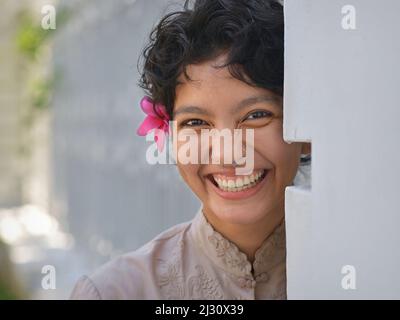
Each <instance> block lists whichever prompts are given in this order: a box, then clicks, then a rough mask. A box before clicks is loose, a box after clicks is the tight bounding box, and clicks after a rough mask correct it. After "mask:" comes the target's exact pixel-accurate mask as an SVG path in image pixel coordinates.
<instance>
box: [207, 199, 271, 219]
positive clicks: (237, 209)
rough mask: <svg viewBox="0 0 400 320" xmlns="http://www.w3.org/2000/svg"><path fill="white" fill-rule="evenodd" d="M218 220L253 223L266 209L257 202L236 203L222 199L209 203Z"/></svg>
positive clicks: (261, 216) (264, 213)
mask: <svg viewBox="0 0 400 320" xmlns="http://www.w3.org/2000/svg"><path fill="white" fill-rule="evenodd" d="M209 207H210V209H211V210H212V211H213V213H214V214H215V216H216V217H217V218H218V220H220V221H223V222H226V223H234V224H254V223H257V222H259V221H260V220H262V219H263V218H264V217H265V215H266V213H267V212H268V209H267V207H266V206H260V203H258V204H238V203H227V202H224V201H218V202H213V203H210V204H209Z"/></svg>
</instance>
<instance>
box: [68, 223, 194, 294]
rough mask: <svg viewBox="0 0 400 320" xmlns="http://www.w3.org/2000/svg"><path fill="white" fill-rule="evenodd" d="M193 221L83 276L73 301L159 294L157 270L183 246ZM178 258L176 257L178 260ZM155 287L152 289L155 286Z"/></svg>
mask: <svg viewBox="0 0 400 320" xmlns="http://www.w3.org/2000/svg"><path fill="white" fill-rule="evenodd" d="M190 225H191V221H187V222H183V223H180V224H177V225H174V226H172V227H170V228H168V229H166V230H164V231H163V232H161V233H160V234H158V235H157V236H155V237H154V238H153V239H151V240H150V241H148V242H147V243H146V244H144V245H143V246H141V247H140V248H138V249H137V250H135V251H131V252H128V253H125V254H122V255H120V256H118V257H116V258H113V259H112V260H110V261H109V262H107V263H105V264H104V265H102V266H101V267H100V268H98V269H97V270H96V271H95V272H94V273H93V274H91V275H89V276H88V275H84V276H82V277H81V278H80V279H79V280H78V281H77V283H76V285H75V287H74V289H73V291H72V293H71V296H70V299H85V300H90V299H147V298H149V297H155V296H156V295H157V290H156V288H157V284H156V283H155V279H156V277H157V272H158V270H157V269H158V267H159V265H162V263H163V261H167V260H169V259H172V258H174V257H173V256H171V252H173V251H174V249H176V248H177V247H179V246H178V244H179V243H183V242H184V241H185V238H186V234H187V232H186V231H187V230H188V229H189V227H190ZM175 258H176V257H175ZM152 285H153V286H152Z"/></svg>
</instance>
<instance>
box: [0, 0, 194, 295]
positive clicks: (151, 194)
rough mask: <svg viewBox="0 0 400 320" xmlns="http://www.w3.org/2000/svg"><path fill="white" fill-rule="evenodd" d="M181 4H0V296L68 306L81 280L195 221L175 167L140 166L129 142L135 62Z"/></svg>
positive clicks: (135, 142)
mask: <svg viewBox="0 0 400 320" xmlns="http://www.w3.org/2000/svg"><path fill="white" fill-rule="evenodd" d="M182 3H183V1H174V2H173V1H169V0H152V1H146V0H116V1H110V0H81V1H76V0H60V1H51V0H48V1H42V0H18V1H15V0H0V8H1V10H0V12H1V19H0V299H65V298H68V296H69V294H70V292H71V290H72V288H73V286H74V284H75V282H76V280H77V279H78V278H79V277H80V276H81V275H83V274H87V273H91V272H92V271H94V269H96V268H97V267H98V266H100V265H101V264H103V263H105V262H107V261H108V260H110V259H112V258H113V257H115V256H116V255H119V254H121V253H124V252H128V251H131V250H135V249H137V248H139V247H140V246H141V245H143V244H144V243H146V242H147V241H149V240H151V238H153V237H154V236H156V235H157V234H158V233H159V232H161V231H162V230H165V229H166V228H168V227H170V226H172V225H174V224H176V223H179V222H184V221H186V220H189V219H191V218H192V217H193V216H194V214H195V211H196V210H197V209H198V206H199V202H198V200H197V198H195V196H194V195H193V194H192V193H191V192H190V190H189V189H188V188H187V187H186V185H185V184H184V183H183V182H182V181H181V179H180V177H179V175H178V173H177V170H176V167H175V166H174V165H155V166H152V165H150V164H148V163H147V162H146V159H145V151H146V149H147V147H148V146H149V144H150V142H146V141H145V139H144V138H143V137H139V136H137V135H136V128H137V126H138V124H139V123H140V122H141V121H142V120H143V118H144V114H143V113H142V111H141V109H140V107H139V101H140V99H141V97H142V96H143V92H142V90H141V89H140V88H139V87H138V86H137V81H138V79H139V74H138V70H137V62H138V58H139V55H140V53H141V51H142V49H143V47H144V45H145V44H146V42H147V37H148V35H149V33H150V31H151V29H152V27H153V26H154V25H155V24H156V23H157V21H158V20H159V19H160V18H161V16H163V15H164V14H165V13H167V12H169V11H171V10H174V9H176V8H177V7H180V6H181V4H182ZM46 5H52V6H54V8H55V13H56V15H55V17H56V20H55V21H56V27H55V29H52V28H47V29H46V23H45V27H43V26H42V23H43V19H46V16H47V15H48V13H49V12H48V11H44V13H43V12H42V10H44V9H43V8H44V6H46ZM45 21H47V22H49V21H50V20H45ZM48 25H49V24H48ZM46 266H50V267H51V268H53V269H52V270H54V272H55V275H56V277H55V280H56V282H55V287H52V288H48V287H46V286H45V285H43V281H44V278H45V277H46V275H47V274H48V273H47V271H46V270H49V269H48V267H46Z"/></svg>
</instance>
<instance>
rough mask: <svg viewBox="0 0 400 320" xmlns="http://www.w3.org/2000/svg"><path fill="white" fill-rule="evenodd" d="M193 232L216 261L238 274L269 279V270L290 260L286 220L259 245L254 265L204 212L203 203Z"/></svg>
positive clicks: (256, 278) (194, 221)
mask: <svg viewBox="0 0 400 320" xmlns="http://www.w3.org/2000/svg"><path fill="white" fill-rule="evenodd" d="M192 233H193V236H194V239H195V242H196V244H197V245H198V246H199V247H200V248H201V249H202V250H203V251H204V252H205V254H206V255H207V256H208V257H209V258H210V259H211V260H212V261H213V262H215V263H216V264H217V265H218V266H219V267H221V268H222V269H224V270H225V271H227V272H229V273H231V274H234V275H235V276H238V277H245V278H247V279H255V280H261V279H265V278H266V277H268V271H270V270H271V269H272V268H274V267H275V266H277V265H279V264H281V263H286V237H285V221H284V220H283V221H282V222H281V223H280V224H279V225H278V227H276V228H275V230H274V231H273V232H272V233H271V235H270V236H269V237H268V238H266V239H265V240H264V242H263V243H262V245H261V246H260V247H259V248H258V249H257V251H256V252H255V256H254V262H253V265H252V264H251V262H250V261H249V260H248V259H247V256H246V254H245V253H244V252H242V251H240V249H239V248H238V247H237V246H236V245H235V244H234V243H233V242H231V241H230V240H228V239H227V238H225V237H224V236H223V235H222V234H221V233H219V232H218V231H216V230H215V229H214V228H213V226H212V225H211V224H210V223H209V222H208V220H207V218H206V216H205V215H204V212H203V206H202V205H201V207H200V209H199V210H198V212H197V214H196V216H195V217H194V219H193V221H192ZM252 267H253V269H254V274H252Z"/></svg>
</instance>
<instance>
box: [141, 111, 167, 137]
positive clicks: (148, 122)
mask: <svg viewBox="0 0 400 320" xmlns="http://www.w3.org/2000/svg"><path fill="white" fill-rule="evenodd" d="M163 124H164V122H163V121H162V120H160V119H159V118H155V117H152V116H147V117H146V118H145V119H144V120H143V122H142V123H141V125H140V126H139V128H138V129H137V130H136V133H137V134H138V135H139V136H145V135H146V134H147V133H148V132H149V131H150V130H151V129H154V128H159V127H160V126H162V125H163Z"/></svg>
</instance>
